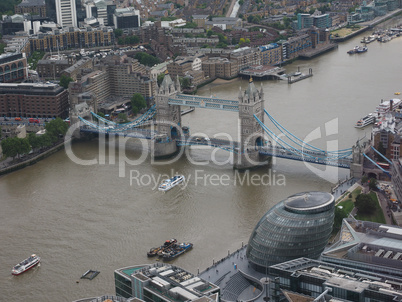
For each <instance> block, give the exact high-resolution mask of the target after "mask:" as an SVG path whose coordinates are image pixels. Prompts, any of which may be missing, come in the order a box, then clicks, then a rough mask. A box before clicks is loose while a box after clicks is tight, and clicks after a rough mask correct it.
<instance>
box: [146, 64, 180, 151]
mask: <svg viewBox="0 0 402 302" xmlns="http://www.w3.org/2000/svg"><path fill="white" fill-rule="evenodd" d="M180 92H181V87H180V82H179V78H178V77H177V79H176V81H175V82H173V80H172V78H171V77H170V75H169V73H168V72H167V71H166V74H165V77H164V78H163V81H162V83H161V85H160V86H159V87H158V88H157V93H156V95H155V105H156V119H157V131H158V135H157V136H156V137H155V141H153V144H152V156H153V157H154V158H158V157H168V156H171V155H173V154H174V153H176V152H177V150H178V148H177V146H176V142H175V137H176V136H177V135H180V134H181V133H180V128H181V110H180V106H178V105H169V104H168V102H169V98H175V97H176V95H177V94H178V93H180Z"/></svg>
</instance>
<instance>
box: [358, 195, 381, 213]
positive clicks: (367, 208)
mask: <svg viewBox="0 0 402 302" xmlns="http://www.w3.org/2000/svg"><path fill="white" fill-rule="evenodd" d="M355 207H356V208H357V210H358V211H359V213H363V214H372V213H374V212H375V210H376V209H377V205H376V201H375V200H373V199H372V198H371V196H370V194H359V195H358V196H357V197H356V201H355Z"/></svg>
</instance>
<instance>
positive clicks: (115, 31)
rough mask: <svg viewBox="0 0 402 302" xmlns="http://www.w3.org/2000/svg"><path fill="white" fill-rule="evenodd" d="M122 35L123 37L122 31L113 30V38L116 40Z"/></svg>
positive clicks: (118, 29)
mask: <svg viewBox="0 0 402 302" xmlns="http://www.w3.org/2000/svg"><path fill="white" fill-rule="evenodd" d="M122 35H123V30H122V29H120V28H116V29H115V30H114V36H115V37H116V38H119V37H121V36H122Z"/></svg>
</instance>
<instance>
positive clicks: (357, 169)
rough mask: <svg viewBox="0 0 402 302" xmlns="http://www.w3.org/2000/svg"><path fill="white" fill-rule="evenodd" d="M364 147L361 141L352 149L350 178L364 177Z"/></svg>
mask: <svg viewBox="0 0 402 302" xmlns="http://www.w3.org/2000/svg"><path fill="white" fill-rule="evenodd" d="M363 152H364V146H361V145H360V143H359V141H357V142H356V145H354V146H353V147H352V163H351V164H350V177H354V178H361V177H362V175H363Z"/></svg>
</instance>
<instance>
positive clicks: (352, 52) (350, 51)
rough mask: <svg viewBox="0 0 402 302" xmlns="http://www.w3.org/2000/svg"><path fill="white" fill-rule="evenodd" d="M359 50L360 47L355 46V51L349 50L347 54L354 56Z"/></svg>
mask: <svg viewBox="0 0 402 302" xmlns="http://www.w3.org/2000/svg"><path fill="white" fill-rule="evenodd" d="M358 48H359V46H355V47H354V48H353V49H351V50H349V51H348V52H347V53H348V54H350V55H352V54H354V53H356V52H357V49H358Z"/></svg>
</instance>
